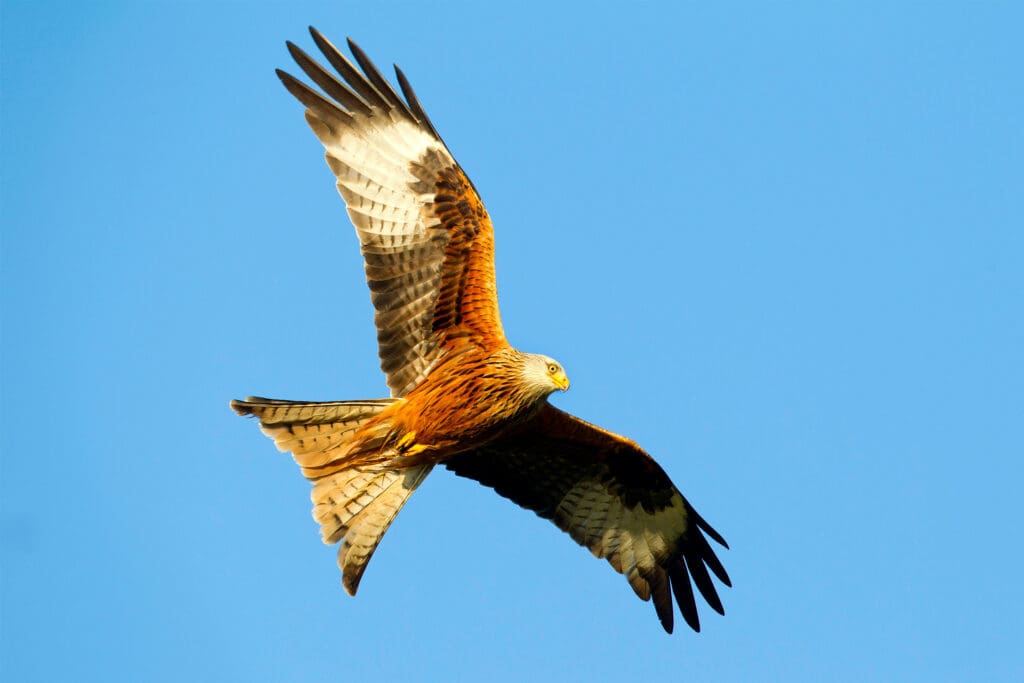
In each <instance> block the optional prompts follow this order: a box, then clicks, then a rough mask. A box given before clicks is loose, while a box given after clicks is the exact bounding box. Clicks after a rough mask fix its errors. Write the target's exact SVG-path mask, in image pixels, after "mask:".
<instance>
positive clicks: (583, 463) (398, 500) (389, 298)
mask: <svg viewBox="0 0 1024 683" xmlns="http://www.w3.org/2000/svg"><path fill="white" fill-rule="evenodd" d="M310 30H311V33H312V35H313V40H314V42H315V43H316V45H317V46H318V47H319V49H320V51H321V52H322V53H323V55H324V57H325V58H326V59H327V61H328V62H329V63H330V64H331V66H332V67H334V69H335V71H336V72H337V74H338V75H340V77H341V78H340V79H339V78H338V76H336V75H335V74H332V73H331V72H330V71H328V70H327V69H325V68H324V67H322V66H321V65H320V64H318V63H317V62H316V61H314V60H313V59H312V58H310V57H309V56H308V55H306V54H305V53H304V52H303V51H302V50H300V49H299V48H297V47H296V46H295V45H293V44H291V43H288V49H289V51H290V52H291V54H292V56H293V57H294V58H295V60H296V62H297V63H298V65H299V66H300V67H301V68H302V70H303V71H304V72H305V73H306V75H307V76H308V77H309V78H310V79H311V80H312V81H313V82H314V83H315V84H316V85H318V86H319V87H320V88H321V90H322V93H321V92H318V91H316V90H314V89H312V88H310V87H309V86H307V85H305V84H304V83H303V82H302V81H299V80H298V79H296V78H294V77H292V76H291V75H289V74H287V73H284V72H282V71H278V76H279V77H280V78H281V81H282V82H283V83H284V85H285V87H286V88H287V89H288V90H289V92H291V93H292V94H293V95H294V96H295V97H296V98H297V99H299V101H301V102H302V103H303V104H304V105H305V106H306V107H307V109H306V120H307V122H308V123H309V125H310V127H311V128H312V129H313V131H314V133H316V135H317V137H319V138H320V140H321V142H323V144H324V147H325V148H326V151H327V154H326V156H327V163H328V165H329V166H330V168H331V170H332V171H333V172H334V174H335V176H336V179H337V185H338V191H339V192H340V193H341V196H342V198H343V199H344V200H345V204H346V206H347V208H348V213H349V216H350V217H351V219H352V223H353V224H354V225H355V228H356V233H357V235H358V237H359V242H360V246H361V248H362V253H363V257H364V261H365V266H366V279H367V283H368V284H369V287H370V293H371V299H372V301H373V305H374V309H375V311H376V317H375V322H376V326H377V339H378V346H379V351H380V359H381V368H382V369H383V371H384V373H385V375H386V377H387V383H388V386H389V387H390V388H391V396H392V398H389V399H378V400H370V401H342V402H332V403H300V402H292V401H276V400H271V399H262V398H252V397H251V398H249V399H246V400H245V401H232V402H231V405H232V407H233V408H234V409H235V410H236V411H237V412H238V413H239V414H242V415H252V416H255V417H257V418H258V419H259V421H260V426H261V428H262V429H263V431H264V432H265V433H266V434H267V435H268V436H270V437H271V438H273V439H274V440H275V442H276V444H277V446H278V448H280V449H281V450H282V451H290V452H291V453H292V455H293V456H294V457H295V460H296V462H297V463H298V464H299V466H300V467H301V468H302V472H303V474H304V475H305V476H306V477H308V478H309V479H310V480H311V481H312V482H313V484H314V486H313V492H312V499H313V504H314V507H313V516H314V517H315V518H316V520H317V521H318V522H319V523H320V529H321V535H322V537H323V540H324V542H325V543H337V542H339V541H341V542H342V545H341V548H340V549H339V551H338V564H339V566H340V567H341V569H342V576H343V584H344V586H345V589H346V590H347V591H348V592H349V593H350V594H353V595H354V594H355V592H356V590H357V588H358V586H359V581H360V579H361V578H362V575H363V572H364V571H365V569H366V565H367V563H368V562H369V560H370V557H371V556H372V555H373V552H374V550H375V549H376V547H377V544H378V543H379V542H380V539H381V538H382V537H383V535H384V533H385V532H386V531H387V529H388V527H389V526H390V524H391V522H392V521H393V520H394V518H395V516H396V515H397V514H398V512H399V510H400V509H401V508H402V506H403V505H404V504H405V502H406V500H407V499H408V497H409V496H410V495H411V494H412V492H413V491H414V490H415V489H416V487H417V486H419V484H420V483H421V482H422V481H423V480H424V478H425V477H426V476H427V474H429V473H430V471H431V470H432V468H433V467H434V465H436V464H443V465H444V466H445V467H447V468H448V469H450V470H452V471H453V472H455V473H456V474H458V475H460V476H464V477H468V478H471V479H475V480H477V481H479V482H480V483H482V484H484V485H485V486H489V487H492V488H494V490H495V491H497V492H498V493H499V494H501V495H502V496H505V497H506V498H509V499H511V500H512V501H514V502H516V503H518V504H519V505H521V506H523V507H525V508H527V509H530V510H533V511H534V512H536V513H537V514H538V515H540V516H541V517H544V518H546V519H550V520H551V521H552V522H554V523H555V524H556V525H558V526H559V528H561V529H562V530H564V531H566V532H567V533H569V535H570V536H571V537H572V538H573V539H574V540H575V541H576V542H578V543H580V544H581V545H583V546H586V547H587V548H589V549H590V550H591V552H592V553H593V554H594V555H595V556H596V557H602V558H605V559H607V560H608V562H609V563H610V564H611V565H612V567H614V568H615V570H616V571H618V572H621V573H622V574H624V575H625V576H626V578H627V579H628V581H629V584H630V586H631V587H632V588H633V590H634V591H635V592H636V594H637V595H638V596H639V597H640V598H642V599H643V600H649V599H653V601H654V605H655V608H656V611H657V614H658V617H659V619H660V620H661V623H662V626H664V628H665V630H667V631H669V632H671V631H672V624H673V610H672V595H673V594H674V595H675V599H676V602H677V603H678V604H679V607H680V610H681V611H682V613H683V616H684V618H685V620H686V622H687V623H688V624H689V625H690V626H691V627H693V628H694V629H695V630H699V628H700V626H699V621H698V617H697V607H696V601H695V599H694V593H693V590H692V587H691V583H690V582H691V579H692V581H693V583H694V585H696V586H697V589H698V590H699V591H700V593H701V595H702V596H703V597H704V599H705V600H706V601H707V602H708V604H709V605H710V606H711V607H712V608H713V609H715V610H716V611H718V612H719V613H724V612H723V610H722V605H721V601H720V600H719V598H718V594H717V591H716V589H715V586H714V583H713V581H712V580H711V577H710V574H709V571H708V570H710V572H711V573H713V574H714V575H715V576H716V577H717V578H718V580H719V581H721V582H722V583H724V584H725V585H730V583H729V577H728V575H727V574H726V572H725V569H724V568H723V567H722V565H721V563H720V562H719V560H718V558H717V557H716V556H715V553H714V551H713V550H712V549H711V546H710V545H709V543H708V541H707V539H706V538H705V536H704V534H707V535H708V536H710V537H711V538H712V539H713V540H715V541H717V542H718V543H720V544H721V545H723V546H724V545H725V541H724V539H722V537H721V536H720V535H719V534H718V533H717V532H716V531H715V530H714V529H712V528H711V526H710V525H708V523H707V522H705V521H704V520H703V518H701V517H700V516H699V515H698V514H697V513H696V511H694V509H693V508H692V507H691V506H690V504H689V503H688V502H687V501H686V499H684V498H683V497H682V495H681V494H680V493H679V491H678V490H677V489H676V487H675V486H674V485H673V484H672V482H671V480H670V479H669V478H668V476H667V475H666V474H665V472H664V470H662V469H661V467H660V466H658V464H657V463H656V462H655V461H654V460H653V459H652V458H651V457H650V456H649V455H647V453H645V452H644V451H643V450H642V449H641V448H640V447H639V446H637V445H636V444H635V443H633V442H632V441H630V440H629V439H626V438H625V437H622V436H619V435H617V434H613V433H611V432H608V431H606V430H603V429H601V428H599V427H595V426H593V425H590V424H588V423H586V422H584V421H582V420H579V419H578V418H575V417H573V416H571V415H569V414H567V413H564V412H562V411H560V410H558V409H556V408H554V407H553V406H551V405H550V404H549V403H548V401H547V399H548V396H549V395H550V394H551V393H552V392H554V391H556V390H565V389H567V388H568V386H569V381H568V379H567V378H566V376H565V373H564V371H563V370H562V368H561V366H560V365H559V364H558V363H557V362H555V361H554V360H552V359H550V358H548V357H546V356H541V355H536V354H528V353H523V352H520V351H517V350H515V349H513V348H512V347H511V346H510V345H509V344H508V341H507V340H506V338H505V333H504V331H503V329H502V326H501V320H500V317H499V314H498V298H497V289H496V286H495V277H494V236H493V229H492V226H491V221H490V217H489V216H488V214H487V211H486V209H485V208H484V205H483V202H482V201H481V200H480V197H479V196H478V195H477V192H476V189H475V188H474V187H473V184H472V183H471V182H470V180H469V178H468V177H467V176H466V174H465V173H464V172H463V171H462V169H461V168H460V167H459V165H458V164H457V163H456V162H455V160H454V158H452V155H451V153H450V152H449V151H448V148H447V147H446V146H445V144H444V142H443V141H442V140H441V138H440V136H439V135H438V134H437V131H436V129H435V128H434V126H433V124H432V123H431V122H430V120H429V118H428V117H427V115H426V113H425V112H424V111H423V108H422V106H421V105H420V103H419V100H418V99H417V98H416V95H415V94H414V93H413V91H412V88H411V87H410V86H409V83H408V81H407V80H406V78H405V76H404V75H403V74H402V72H401V71H400V70H398V68H397V67H396V69H395V70H396V73H397V76H398V82H399V85H400V86H401V90H402V96H400V95H399V94H398V93H397V92H395V90H394V89H393V88H392V87H391V85H390V84H389V83H388V82H387V80H386V79H385V78H384V77H383V76H382V75H381V74H380V72H379V71H378V70H377V68H376V67H375V66H374V65H373V63H372V62H370V60H369V58H367V57H366V55H365V54H364V53H363V52H362V50H360V49H359V48H358V47H357V46H356V45H355V44H354V43H352V42H351V41H349V47H350V49H351V50H352V54H353V55H354V57H355V59H356V62H357V63H358V65H359V66H358V67H357V66H355V65H353V64H352V63H351V62H349V60H348V59H347V58H346V57H345V56H344V55H343V54H342V53H341V52H340V51H339V50H337V49H336V48H335V47H334V46H333V45H332V44H331V43H330V42H328V41H327V39H325V38H324V37H323V36H322V35H320V34H319V33H318V32H317V31H316V30H315V29H310ZM403 96H404V97H403Z"/></svg>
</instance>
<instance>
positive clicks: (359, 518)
mask: <svg viewBox="0 0 1024 683" xmlns="http://www.w3.org/2000/svg"><path fill="white" fill-rule="evenodd" d="M393 402H394V400H393V399H378V400H370V401H335V402H330V403H300V402H297V401H277V400H273V399H266V398H259V397H249V398H247V399H246V400H244V401H232V402H231V407H232V408H233V409H234V410H235V412H237V413H238V414H239V415H252V416H254V417H256V418H258V419H259V421H260V429H262V430H263V433H264V434H266V435H267V436H269V437H270V438H272V439H273V440H274V442H275V443H276V444H277V447H278V448H279V449H280V450H282V451H286V452H287V451H290V452H291V454H292V456H293V457H294V458H295V462H297V463H298V464H299V466H300V467H301V468H302V473H303V474H304V475H305V476H306V477H307V478H309V480H310V481H311V482H313V492H312V496H311V497H312V499H313V518H314V519H316V521H317V522H319V524H320V534H321V536H322V538H323V541H324V543H328V544H334V543H337V542H338V541H341V540H342V539H344V540H343V542H342V544H341V547H340V548H338V566H339V567H340V568H341V573H342V584H343V585H344V587H345V590H346V591H347V592H348V593H349V595H355V594H356V590H357V589H358V587H359V581H360V579H361V578H362V576H363V572H364V571H365V570H366V565H367V564H368V563H369V561H370V558H371V557H372V556H373V552H374V550H376V549H377V545H378V544H379V543H380V541H381V538H383V536H384V533H385V532H386V531H387V530H388V527H390V526H391V523H392V522H393V521H394V519H395V516H396V515H398V512H399V511H400V510H401V509H402V506H403V505H405V503H406V501H407V500H408V499H409V496H411V495H412V492H413V491H415V490H416V487H417V486H419V485H420V483H421V482H422V481H423V479H424V478H425V477H426V476H427V474H429V473H430V470H431V469H433V465H430V464H424V465H417V466H414V467H408V468H402V469H395V468H393V467H389V466H388V464H387V460H388V459H389V458H387V457H381V458H379V459H378V462H376V463H373V464H367V463H366V461H365V459H360V458H352V457H351V456H352V455H353V454H355V453H362V454H365V453H366V452H367V451H369V450H373V449H377V450H378V451H385V450H386V449H387V448H388V445H387V439H388V435H387V430H386V428H383V427H382V428H381V429H380V430H379V431H374V430H372V429H371V431H370V432H369V433H367V432H366V430H362V431H361V428H362V427H364V426H365V425H366V424H367V423H368V422H369V421H370V420H372V419H373V418H374V417H376V416H377V415H378V414H380V413H381V412H382V411H383V410H384V409H385V408H387V407H388V406H389V405H391V404H392V403H393ZM357 435H358V438H354V437H357Z"/></svg>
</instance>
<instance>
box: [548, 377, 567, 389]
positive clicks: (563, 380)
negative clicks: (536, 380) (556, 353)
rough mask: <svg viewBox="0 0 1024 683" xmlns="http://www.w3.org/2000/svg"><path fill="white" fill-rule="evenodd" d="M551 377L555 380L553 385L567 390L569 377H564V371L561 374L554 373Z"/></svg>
mask: <svg viewBox="0 0 1024 683" xmlns="http://www.w3.org/2000/svg"><path fill="white" fill-rule="evenodd" d="M551 379H553V380H554V381H555V386H557V387H558V388H559V389H561V390H562V391H568V390H569V378H568V377H566V376H565V374H564V373H563V374H561V375H555V376H553V377H552V378H551Z"/></svg>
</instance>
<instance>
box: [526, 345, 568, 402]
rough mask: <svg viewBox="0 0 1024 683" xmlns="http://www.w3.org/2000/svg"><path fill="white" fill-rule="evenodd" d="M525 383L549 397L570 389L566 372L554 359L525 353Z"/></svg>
mask: <svg viewBox="0 0 1024 683" xmlns="http://www.w3.org/2000/svg"><path fill="white" fill-rule="evenodd" d="M522 355H523V382H524V383H525V384H526V385H527V386H529V387H530V388H531V389H532V390H534V391H536V392H537V393H538V394H540V395H541V396H547V395H548V394H550V393H551V392H553V391H555V390H556V389H559V390H561V391H565V390H566V389H568V388H569V378H568V377H566V376H565V370H563V369H562V366H561V365H559V364H558V361H556V360H555V359H554V358H550V357H548V356H543V355H541V354H539V353H524V354H522Z"/></svg>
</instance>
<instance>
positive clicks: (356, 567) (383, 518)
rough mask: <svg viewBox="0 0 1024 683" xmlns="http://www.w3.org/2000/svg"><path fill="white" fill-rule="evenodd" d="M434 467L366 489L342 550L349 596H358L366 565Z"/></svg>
mask: <svg viewBox="0 0 1024 683" xmlns="http://www.w3.org/2000/svg"><path fill="white" fill-rule="evenodd" d="M433 467H434V466H433V465H420V466H418V467H412V468H410V469H407V470H402V471H394V470H392V471H389V472H387V473H386V474H387V475H388V476H387V477H386V478H385V479H384V480H383V481H382V482H381V483H379V484H371V485H370V486H368V487H367V488H365V489H363V490H362V492H361V494H360V496H359V500H360V501H365V502H363V503H361V505H360V506H359V511H358V512H357V513H356V514H355V515H353V516H352V518H351V519H350V520H349V521H348V523H347V531H346V532H345V540H344V541H343V542H342V544H341V547H340V548H338V567H339V568H340V569H341V576H342V578H341V583H342V585H343V586H344V587H345V590H346V591H347V592H348V594H349V595H355V594H356V590H357V589H358V588H359V582H360V580H362V578H363V572H364V571H366V565H367V564H369V562H370V558H371V557H373V553H374V551H375V550H376V549H377V545H378V544H379V543H380V541H381V539H382V538H383V537H384V533H385V532H386V531H387V530H388V527H390V526H391V523H392V522H393V521H394V520H395V516H396V515H398V512H399V511H400V510H401V509H402V506H403V505H405V503H406V501H407V500H408V499H409V496H411V495H412V492H413V491H415V490H416V488H417V487H418V486H419V485H420V484H421V483H422V482H423V479H424V478H426V476H427V475H428V474H430V470H432V469H433Z"/></svg>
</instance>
